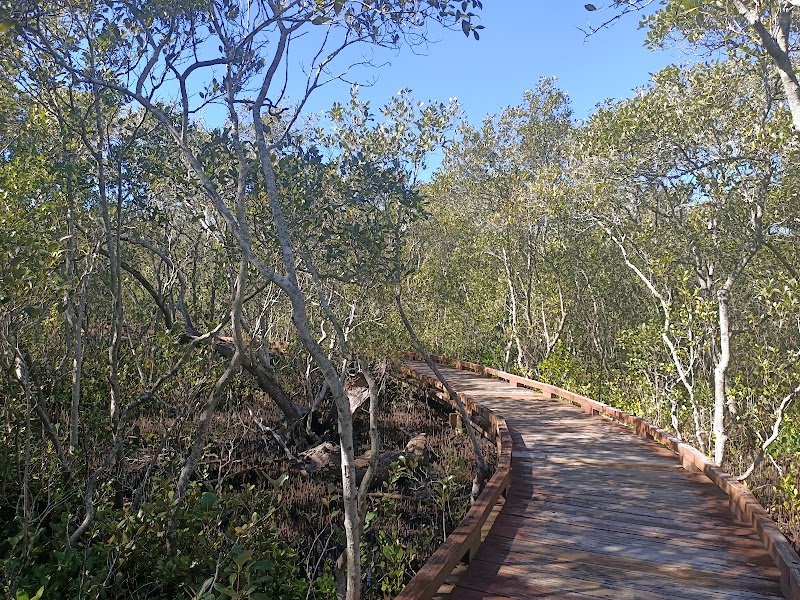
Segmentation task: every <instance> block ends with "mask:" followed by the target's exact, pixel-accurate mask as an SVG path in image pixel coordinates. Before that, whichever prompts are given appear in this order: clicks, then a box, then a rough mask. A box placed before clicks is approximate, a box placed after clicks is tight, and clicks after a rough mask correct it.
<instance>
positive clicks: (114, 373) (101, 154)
mask: <svg viewBox="0 0 800 600" xmlns="http://www.w3.org/2000/svg"><path fill="white" fill-rule="evenodd" d="M93 48H94V44H92V43H90V44H89V52H88V54H89V67H90V69H91V71H92V73H94V70H95V64H94V50H93ZM100 92H101V90H100V86H99V85H97V84H93V85H92V108H93V110H94V125H95V128H96V134H97V144H96V146H93V145H92V144H91V143H90V142H89V140H88V139H84V143H85V144H86V146H87V147H88V148H89V150H90V152H91V153H92V155H93V157H94V160H95V162H96V163H97V191H98V198H99V201H100V214H101V217H102V220H103V230H104V233H105V243H106V250H107V251H108V262H109V273H110V276H111V279H110V288H111V306H112V309H111V343H110V344H109V346H108V368H109V374H108V379H109V383H110V388H111V397H110V401H109V413H110V416H111V426H112V431H114V430H116V425H117V423H118V422H119V411H120V389H119V351H120V346H121V343H122V319H123V308H122V287H121V283H120V275H119V261H118V258H119V257H118V252H117V251H118V245H117V243H116V241H117V236H116V235H115V234H114V229H113V225H112V223H111V214H110V211H109V202H108V189H107V181H106V133H105V126H104V120H103V112H102V106H101V98H100Z"/></svg>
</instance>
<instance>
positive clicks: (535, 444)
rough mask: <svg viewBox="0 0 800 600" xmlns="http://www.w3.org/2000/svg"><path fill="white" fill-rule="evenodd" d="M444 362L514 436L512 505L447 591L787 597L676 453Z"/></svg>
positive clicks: (762, 557)
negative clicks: (682, 464) (502, 421)
mask: <svg viewBox="0 0 800 600" xmlns="http://www.w3.org/2000/svg"><path fill="white" fill-rule="evenodd" d="M409 367H411V368H413V369H414V370H417V371H419V372H422V373H425V374H431V375H432V373H431V372H430V370H429V369H428V367H427V366H426V365H425V364H424V363H419V362H410V363H409ZM439 368H440V369H441V370H442V372H443V373H444V374H445V376H446V377H447V379H448V380H449V382H450V383H451V385H452V386H453V387H454V388H455V389H456V390H457V391H459V392H464V393H465V394H467V395H469V396H471V397H472V398H474V399H475V400H476V401H477V402H478V403H480V404H484V405H486V406H487V407H488V408H490V409H492V410H494V411H497V412H498V413H499V414H501V415H503V416H504V417H505V419H506V422H507V423H508V426H509V429H510V430H511V436H512V439H513V442H514V443H513V452H514V455H513V459H512V478H511V491H510V493H509V495H508V497H507V499H506V503H505V506H504V507H503V509H502V511H501V513H500V514H499V516H498V517H497V519H496V520H495V522H494V525H493V526H492V528H491V530H490V532H489V535H488V537H487V538H486V540H485V541H484V543H483V544H482V545H481V547H480V549H479V550H478V552H477V554H476V555H475V557H474V558H473V559H472V560H471V561H470V564H469V566H468V568H467V569H466V571H465V572H464V573H463V574H461V575H460V577H459V579H458V581H457V585H456V587H455V588H454V589H453V590H452V591H451V592H450V594H449V595H448V596H447V598H452V599H455V600H458V599H462V598H463V599H464V600H473V599H478V598H483V599H489V598H496V599H498V600H500V599H502V598H520V599H527V598H536V599H539V600H543V599H547V600H555V599H557V598H563V599H575V598H613V599H620V600H623V599H642V600H655V599H667V598H670V599H672V598H682V599H697V600H701V599H709V600H724V599H730V600H734V599H736V600H762V599H768V598H783V595H782V594H781V588H780V572H779V570H778V569H777V568H776V567H775V566H774V563H773V561H772V560H771V558H770V556H769V555H768V554H767V552H766V550H765V549H764V547H763V545H762V543H761V541H760V540H759V538H758V537H757V536H756V534H755V533H754V532H753V530H752V529H751V528H750V527H749V526H748V525H747V524H745V523H743V522H741V521H737V520H735V519H734V517H733V516H732V514H731V512H730V511H729V509H728V497H727V496H726V495H725V494H724V493H723V492H722V491H721V490H720V489H719V488H717V487H716V486H715V485H714V484H712V483H711V482H710V481H709V480H708V479H707V478H706V477H705V476H704V475H702V474H700V473H690V472H687V471H685V470H683V469H682V468H681V466H680V463H679V461H678V459H677V457H676V456H675V454H673V453H672V452H670V451H669V450H667V449H666V448H663V447H661V446H660V445H658V444H656V443H653V442H652V441H647V440H645V439H642V438H639V437H637V436H636V435H635V434H633V433H632V432H631V431H630V430H629V429H628V428H626V427H624V426H622V425H619V424H616V423H613V422H611V421H608V420H606V419H603V418H600V417H598V416H589V415H586V414H584V413H583V412H582V411H581V410H580V409H579V408H578V407H573V406H571V405H569V404H566V403H564V402H562V401H560V400H553V399H550V398H549V396H544V395H543V394H539V393H536V392H533V391H530V390H527V389H524V388H518V387H513V386H511V385H509V384H507V383H504V382H500V381H497V380H492V379H487V378H484V377H481V376H479V375H476V374H474V373H470V372H467V371H460V370H455V369H450V368H447V367H441V366H440V367H439Z"/></svg>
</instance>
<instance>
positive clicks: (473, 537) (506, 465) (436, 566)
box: [397, 355, 511, 600]
mask: <svg viewBox="0 0 800 600" xmlns="http://www.w3.org/2000/svg"><path fill="white" fill-rule="evenodd" d="M409 358H414V356H413V355H409ZM401 372H402V374H403V375H405V376H406V377H408V378H409V379H412V380H414V381H416V382H417V383H418V390H419V391H420V392H422V393H424V394H426V395H427V396H428V397H430V398H433V399H436V400H437V401H438V402H442V403H445V404H449V405H450V406H453V407H454V406H455V401H454V400H452V399H451V398H450V396H449V394H448V393H447V392H446V391H445V389H444V386H443V385H442V384H441V383H440V382H439V381H438V380H437V379H435V378H433V377H427V376H425V375H423V374H421V373H418V372H416V371H412V370H410V369H408V368H405V367H401ZM458 397H459V399H460V400H461V402H462V403H463V404H464V407H465V408H466V409H467V413H468V414H469V416H470V421H471V422H472V424H473V426H474V427H475V429H476V430H477V431H478V432H479V433H480V434H481V435H483V436H484V437H486V438H487V439H489V440H491V441H492V442H494V443H495V445H496V447H497V465H496V466H495V470H494V474H493V475H492V477H491V479H490V480H489V482H488V483H487V484H486V487H484V488H483V491H482V492H481V493H480V495H479V496H478V498H477V500H476V501H475V503H474V504H473V505H472V506H471V507H470V509H469V510H468V511H467V514H466V515H464V518H463V519H461V521H460V522H459V524H458V525H457V526H456V528H455V529H454V530H453V532H452V533H451V534H450V535H449V536H447V539H446V540H445V541H444V543H443V544H442V545H441V546H439V548H438V549H437V550H436V552H434V554H433V556H431V557H430V558H429V559H428V562H426V563H425V565H423V567H422V568H421V569H420V570H419V571H418V572H417V574H416V575H415V576H414V577H413V579H411V581H410V582H409V583H408V585H407V586H406V587H405V588H404V589H403V591H402V592H401V593H400V595H399V596H397V598H398V599H402V600H428V599H429V598H432V597H433V596H435V595H436V593H437V591H438V590H439V587H440V586H441V585H442V584H443V583H444V582H445V580H446V579H447V578H448V577H449V576H450V574H451V573H452V572H453V569H454V568H455V567H456V565H458V564H459V563H460V562H469V559H470V558H471V557H472V556H473V555H474V554H475V552H476V551H477V549H478V546H480V543H481V529H482V528H483V526H484V524H485V523H486V520H487V519H488V518H489V515H490V514H491V512H492V509H494V507H495V505H496V504H497V502H498V501H499V500H500V498H501V497H502V496H505V494H506V491H507V490H508V487H509V485H510V483H511V434H510V433H509V432H508V427H507V426H506V422H505V419H503V417H502V416H500V415H498V414H496V413H494V412H493V411H491V410H489V409H488V408H486V407H484V406H481V405H479V404H477V403H476V402H474V401H473V400H472V398H470V397H469V396H467V395H466V394H461V393H459V394H458Z"/></svg>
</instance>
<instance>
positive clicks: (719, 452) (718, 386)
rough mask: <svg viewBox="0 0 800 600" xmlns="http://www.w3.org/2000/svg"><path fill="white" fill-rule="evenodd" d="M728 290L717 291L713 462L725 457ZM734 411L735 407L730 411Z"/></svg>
mask: <svg viewBox="0 0 800 600" xmlns="http://www.w3.org/2000/svg"><path fill="white" fill-rule="evenodd" d="M729 303H730V291H729V290H727V289H725V288H723V289H721V290H719V291H718V292H717V310H718V314H719V358H718V359H717V364H716V366H715V367H714V462H715V463H717V464H718V465H721V464H722V459H723V458H724V457H725V442H726V441H727V440H728V435H727V433H726V431H725V407H726V405H727V404H728V402H727V400H726V394H725V378H726V374H727V370H728V364H729V363H730V358H731V347H730V340H731V334H730V319H729V316H728V305H729ZM732 412H733V413H735V412H736V411H735V408H734V409H733V411H732Z"/></svg>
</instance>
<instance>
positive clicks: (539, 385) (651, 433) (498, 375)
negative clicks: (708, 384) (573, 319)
mask: <svg viewBox="0 0 800 600" xmlns="http://www.w3.org/2000/svg"><path fill="white" fill-rule="evenodd" d="M406 358H407V359H409V360H420V357H419V356H418V355H415V354H407V355H406ZM431 358H432V359H433V360H434V361H435V362H437V363H439V364H442V365H446V366H449V367H454V368H456V369H461V370H465V371H472V372H474V373H477V374H478V375H481V376H483V377H487V378H495V379H500V380H502V381H506V382H508V383H509V384H511V385H514V386H516V387H524V388H529V389H533V390H540V391H541V392H542V393H544V394H550V396H551V397H552V398H558V399H561V400H565V401H568V402H571V403H572V404H575V405H578V406H580V407H581V408H582V409H583V410H584V412H586V413H587V414H590V415H604V416H606V417H609V418H611V419H613V420H614V421H617V422H619V423H622V424H624V425H627V426H629V427H631V428H632V429H633V430H634V431H635V432H636V434H637V435H639V436H640V437H643V438H645V439H648V440H651V441H655V442H658V443H659V444H661V445H662V446H664V447H665V448H667V449H669V450H671V451H672V452H674V453H675V454H676V455H677V456H678V457H679V459H680V461H681V464H682V466H683V468H684V469H686V470H687V471H693V472H698V473H703V474H704V475H705V476H706V477H707V478H708V479H709V480H711V482H713V483H714V484H715V485H716V486H717V487H719V489H721V490H722V491H723V492H725V493H726V494H727V495H728V499H729V501H728V506H729V508H730V510H731V512H732V513H733V514H734V516H735V517H737V518H739V519H741V520H742V521H744V522H745V523H748V524H749V525H750V527H752V529H753V530H754V531H755V532H756V534H757V535H758V537H759V539H760V540H761V542H762V543H763V544H764V547H765V548H766V550H767V552H768V553H769V555H770V557H771V558H772V560H773V561H774V562H775V565H776V566H777V567H778V569H779V570H780V572H781V591H782V592H783V594H784V596H785V597H786V598H787V599H789V600H800V557H799V556H798V554H797V552H795V551H794V549H793V548H792V546H791V544H790V543H789V541H788V540H787V539H786V537H785V536H784V535H783V534H782V533H781V532H780V530H779V529H778V527H777V526H776V525H775V522H774V521H773V520H772V518H771V517H770V516H769V513H767V511H766V510H765V509H764V507H763V506H761V504H760V503H759V502H758V500H757V499H756V497H755V496H754V495H753V493H752V492H751V491H750V490H749V489H747V488H746V487H745V486H744V485H743V484H742V483H741V482H739V481H737V480H736V479H734V478H733V477H732V476H731V475H729V474H728V473H726V472H725V471H723V470H722V469H720V468H719V467H718V466H717V465H716V464H715V463H713V462H712V461H711V460H709V459H708V458H707V457H706V456H705V455H703V454H702V453H701V452H700V451H698V450H697V449H695V448H693V447H692V446H690V445H688V444H686V443H685V442H681V441H680V440H678V439H677V438H675V437H674V436H672V435H670V434H669V433H667V432H666V431H664V430H663V429H660V428H658V427H656V426H655V425H652V424H651V423H648V422H647V421H645V420H643V419H641V418H639V417H636V416H634V415H632V414H630V413H628V412H625V411H622V410H619V409H617V408H614V407H613V406H609V405H608V404H604V403H602V402H598V401H596V400H593V399H591V398H588V397H586V396H583V395H581V394H576V393H574V392H570V391H568V390H565V389H562V388H559V387H556V386H553V385H550V384H548V383H543V382H541V381H536V380H534V379H528V378H526V377H520V376H518V375H514V374H512V373H507V372H505V371H500V370H498V369H492V368H489V367H485V366H483V365H478V364H475V363H470V362H467V361H463V360H457V359H451V358H447V357H443V356H436V355H431ZM404 372H405V373H407V374H408V376H410V377H413V378H415V379H417V380H430V379H431V378H428V377H425V376H423V375H421V374H419V373H416V372H414V371H411V370H410V369H407V368H405V369H404ZM429 384H430V385H433V386H434V387H437V388H438V389H442V386H441V384H439V382H438V381H436V380H432V381H429ZM459 395H460V396H462V395H461V394H459ZM440 397H442V396H441V395H440ZM442 398H443V397H442ZM470 404H472V405H473V406H475V405H474V403H472V402H470ZM480 410H481V411H483V412H485V411H486V409H484V408H482V407H481V409H480ZM495 418H496V419H501V417H500V416H499V415H495ZM503 424H505V422H504V421H503ZM498 449H499V447H498ZM508 457H509V461H510V457H511V452H510V442H509V452H508ZM488 488H489V486H487V489H488ZM484 492H486V490H484ZM481 497H483V496H481ZM476 506H477V503H476ZM474 508H475V507H474V506H473V509H474ZM471 513H472V511H470V513H468V514H467V516H466V517H465V518H464V521H462V524H464V523H465V522H466V521H467V519H468V518H469V517H470V514H471ZM460 528H461V525H459V529H460ZM459 529H457V530H456V531H459ZM477 529H478V536H479V535H480V526H478V528H477ZM453 533H454V534H455V531H454V532H453ZM449 540H450V538H448V542H449ZM446 545H447V542H445V544H443V545H442V546H441V547H440V548H439V550H442V549H443V548H444V547H445V546H446ZM438 554H439V552H438V551H437V552H436V554H434V556H433V557H431V561H428V563H426V565H425V567H423V569H422V570H420V573H422V572H423V571H424V570H426V569H427V567H428V566H429V565H430V566H431V569H435V568H437V567H440V568H442V569H444V567H445V566H446V565H444V564H441V563H438V562H437V563H432V561H433V560H434V558H438V559H439V560H441V557H437V555H438ZM456 562H458V561H456ZM454 564H455V563H454ZM450 569H452V567H450ZM450 569H448V570H447V574H449V573H450ZM446 577H447V575H444V577H441V578H440V579H441V581H444V579H446ZM415 579H416V577H415V578H414V579H412V582H411V583H414V580H415ZM410 586H411V584H409V587H410ZM408 589H409V588H408V587H407V588H406V590H408ZM414 589H415V590H416V589H417V588H414ZM434 593H435V592H434ZM430 597H431V596H429V595H406V594H405V590H404V592H403V594H401V595H400V596H398V598H404V599H408V600H410V599H411V598H430Z"/></svg>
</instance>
